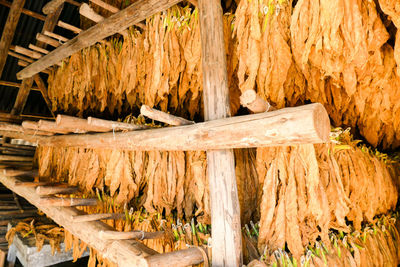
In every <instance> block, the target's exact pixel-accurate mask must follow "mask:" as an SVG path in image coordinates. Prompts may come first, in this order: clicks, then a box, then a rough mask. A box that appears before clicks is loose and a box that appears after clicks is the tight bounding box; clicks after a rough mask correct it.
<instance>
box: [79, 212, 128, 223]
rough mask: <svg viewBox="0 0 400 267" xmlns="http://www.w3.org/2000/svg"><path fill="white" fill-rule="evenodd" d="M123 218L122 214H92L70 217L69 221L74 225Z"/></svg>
mask: <svg viewBox="0 0 400 267" xmlns="http://www.w3.org/2000/svg"><path fill="white" fill-rule="evenodd" d="M123 218H125V214H123V213H94V214H84V215H74V216H71V221H72V222H75V223H80V222H93V221H99V220H109V219H112V220H119V219H123Z"/></svg>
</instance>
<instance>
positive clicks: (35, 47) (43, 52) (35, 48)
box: [28, 44, 50, 55]
mask: <svg viewBox="0 0 400 267" xmlns="http://www.w3.org/2000/svg"><path fill="white" fill-rule="evenodd" d="M28 47H29V48H30V49H32V50H35V51H38V52H40V53H42V54H45V55H47V54H48V53H50V51H49V50H46V49H43V48H41V47H39V46H36V45H33V44H29V45H28Z"/></svg>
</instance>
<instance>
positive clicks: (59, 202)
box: [39, 197, 98, 207]
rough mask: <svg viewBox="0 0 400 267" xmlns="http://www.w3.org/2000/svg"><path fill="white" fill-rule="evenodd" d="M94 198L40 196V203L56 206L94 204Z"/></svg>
mask: <svg viewBox="0 0 400 267" xmlns="http://www.w3.org/2000/svg"><path fill="white" fill-rule="evenodd" d="M97 202H98V200H97V199H96V198H67V197H41V198H40V200H39V203H40V205H44V206H56V207H75V206H96V205H97Z"/></svg>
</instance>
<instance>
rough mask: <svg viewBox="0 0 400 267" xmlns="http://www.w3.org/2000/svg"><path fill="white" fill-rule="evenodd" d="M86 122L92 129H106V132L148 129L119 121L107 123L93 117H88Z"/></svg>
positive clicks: (144, 126)
mask: <svg viewBox="0 0 400 267" xmlns="http://www.w3.org/2000/svg"><path fill="white" fill-rule="evenodd" d="M87 122H88V124H89V125H91V126H94V127H100V128H106V129H108V131H109V132H110V131H136V130H143V129H148V128H149V127H148V126H146V125H136V124H132V123H125V122H119V121H109V120H102V119H97V118H94V117H88V118H87Z"/></svg>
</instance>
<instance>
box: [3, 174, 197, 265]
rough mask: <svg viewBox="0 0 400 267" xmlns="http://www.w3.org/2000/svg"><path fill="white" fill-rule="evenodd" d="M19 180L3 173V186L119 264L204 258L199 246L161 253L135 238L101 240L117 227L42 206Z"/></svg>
mask: <svg viewBox="0 0 400 267" xmlns="http://www.w3.org/2000/svg"><path fill="white" fill-rule="evenodd" d="M16 181H18V180H17V179H16V178H13V177H6V176H4V175H3V174H1V173H0V182H1V183H2V184H3V185H5V186H6V187H7V188H9V189H10V190H12V191H14V192H15V193H17V194H18V195H20V196H22V197H23V198H25V199H26V200H28V201H29V202H30V203H32V204H33V205H35V206H36V207H38V208H39V209H40V210H41V211H43V212H44V213H45V214H46V215H47V216H49V217H50V218H51V219H52V220H54V221H55V222H56V223H57V224H59V225H61V226H62V227H64V228H65V229H67V230H68V231H69V232H70V233H72V234H73V235H75V236H76V237H78V238H79V239H81V240H82V241H83V242H85V243H86V244H88V245H89V246H90V247H93V248H94V249H96V250H97V251H98V252H99V253H100V254H101V255H102V256H103V257H104V258H106V259H109V260H110V261H112V262H114V263H116V264H118V266H122V267H130V266H165V267H169V266H171V267H176V266H188V265H195V264H199V263H201V262H202V261H203V256H202V253H201V252H200V251H199V250H198V249H197V248H190V249H185V250H180V251H175V252H172V253H165V254H161V255H158V253H157V252H156V251H154V250H152V249H150V248H148V247H146V246H145V245H143V244H142V243H140V242H138V241H135V240H102V239H99V238H98V236H97V235H96V234H95V233H98V232H99V231H110V230H114V229H113V228H111V227H110V226H108V225H106V224H105V223H102V222H99V221H96V222H81V223H73V222H72V221H71V220H70V218H71V217H72V216H78V215H83V214H84V212H82V211H79V210H77V209H76V208H71V207H52V206H46V205H40V197H39V196H38V195H37V194H36V193H35V189H33V188H28V187H15V185H14V184H15V182H16Z"/></svg>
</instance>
